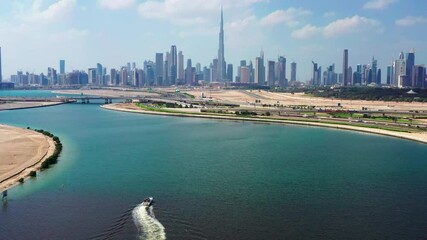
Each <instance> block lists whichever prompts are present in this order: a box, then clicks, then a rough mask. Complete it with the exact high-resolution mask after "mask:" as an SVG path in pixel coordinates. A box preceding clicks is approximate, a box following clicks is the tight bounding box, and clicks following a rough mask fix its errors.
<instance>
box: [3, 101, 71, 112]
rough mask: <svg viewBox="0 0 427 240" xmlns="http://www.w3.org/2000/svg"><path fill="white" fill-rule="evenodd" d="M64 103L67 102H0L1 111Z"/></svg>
mask: <svg viewBox="0 0 427 240" xmlns="http://www.w3.org/2000/svg"><path fill="white" fill-rule="evenodd" d="M21 104H22V105H21ZM32 104H35V105H32ZM62 104H65V103H64V102H42V103H41V102H11V103H3V104H0V111H6V110H22V109H31V108H43V107H52V106H57V105H62ZM5 105H7V106H5Z"/></svg>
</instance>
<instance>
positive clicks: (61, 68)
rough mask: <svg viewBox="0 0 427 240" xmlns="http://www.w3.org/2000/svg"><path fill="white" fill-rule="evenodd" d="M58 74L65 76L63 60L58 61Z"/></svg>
mask: <svg viewBox="0 0 427 240" xmlns="http://www.w3.org/2000/svg"><path fill="white" fill-rule="evenodd" d="M59 74H65V60H59Z"/></svg>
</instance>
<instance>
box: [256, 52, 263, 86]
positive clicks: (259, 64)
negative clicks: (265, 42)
mask: <svg viewBox="0 0 427 240" xmlns="http://www.w3.org/2000/svg"><path fill="white" fill-rule="evenodd" d="M254 78H255V79H254V80H255V83H257V84H258V85H265V66H264V52H263V51H261V54H260V56H259V57H257V58H256V59H255V76H254Z"/></svg>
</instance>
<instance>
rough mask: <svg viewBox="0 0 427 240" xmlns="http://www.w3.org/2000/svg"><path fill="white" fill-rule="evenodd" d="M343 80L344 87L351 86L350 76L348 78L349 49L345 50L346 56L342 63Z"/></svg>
mask: <svg viewBox="0 0 427 240" xmlns="http://www.w3.org/2000/svg"><path fill="white" fill-rule="evenodd" d="M342 80H343V83H344V86H347V85H349V82H348V80H349V76H348V49H344V56H343V62H342Z"/></svg>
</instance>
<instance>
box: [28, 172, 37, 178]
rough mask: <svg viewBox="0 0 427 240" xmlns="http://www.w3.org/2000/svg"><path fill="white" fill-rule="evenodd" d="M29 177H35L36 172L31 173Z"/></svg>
mask: <svg viewBox="0 0 427 240" xmlns="http://www.w3.org/2000/svg"><path fill="white" fill-rule="evenodd" d="M28 175H29V176H30V177H35V176H37V172H36V171H31V172H30V174H28Z"/></svg>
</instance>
